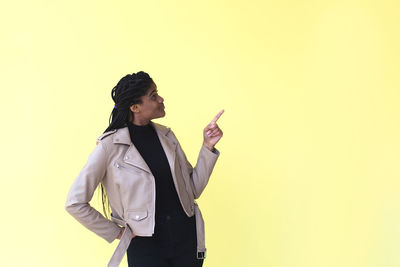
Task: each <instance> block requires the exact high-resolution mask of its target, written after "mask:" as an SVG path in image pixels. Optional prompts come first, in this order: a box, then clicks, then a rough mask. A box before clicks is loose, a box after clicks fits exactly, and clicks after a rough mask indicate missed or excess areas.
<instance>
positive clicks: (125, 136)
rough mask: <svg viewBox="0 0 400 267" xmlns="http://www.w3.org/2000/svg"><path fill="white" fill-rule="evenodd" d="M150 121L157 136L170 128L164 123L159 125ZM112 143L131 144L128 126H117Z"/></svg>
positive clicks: (164, 133) (166, 132)
mask: <svg viewBox="0 0 400 267" xmlns="http://www.w3.org/2000/svg"><path fill="white" fill-rule="evenodd" d="M150 123H151V125H152V126H153V127H154V129H156V132H157V134H158V136H160V135H162V136H166V135H167V134H168V132H169V131H170V130H171V129H170V128H168V127H165V126H164V125H161V124H158V123H155V122H152V121H150ZM113 143H114V144H125V145H131V144H132V141H131V137H130V135H129V129H128V126H125V127H123V128H119V129H118V130H117V131H116V133H115V134H114V137H113Z"/></svg>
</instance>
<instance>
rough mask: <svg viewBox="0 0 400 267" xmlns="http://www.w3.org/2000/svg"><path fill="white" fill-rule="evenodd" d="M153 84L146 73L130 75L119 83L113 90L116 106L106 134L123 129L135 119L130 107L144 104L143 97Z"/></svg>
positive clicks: (112, 95) (140, 72) (112, 94)
mask: <svg viewBox="0 0 400 267" xmlns="http://www.w3.org/2000/svg"><path fill="white" fill-rule="evenodd" d="M152 83H154V82H153V79H152V78H151V77H150V76H149V74H147V73H146V72H144V71H139V72H138V73H132V74H128V75H126V76H125V77H123V78H122V79H121V80H120V81H119V82H118V83H117V85H116V86H115V87H114V88H113V89H112V90H111V97H112V99H113V100H114V103H115V106H114V108H113V110H112V112H111V114H110V118H109V126H108V127H107V129H106V130H105V131H104V133H105V132H108V131H111V130H114V129H119V128H123V127H125V126H126V125H127V123H128V122H129V120H131V119H133V112H132V111H131V110H130V107H131V106H132V105H134V104H141V103H142V100H141V97H142V96H144V95H145V94H146V92H147V90H148V89H149V88H150V86H151V84H152Z"/></svg>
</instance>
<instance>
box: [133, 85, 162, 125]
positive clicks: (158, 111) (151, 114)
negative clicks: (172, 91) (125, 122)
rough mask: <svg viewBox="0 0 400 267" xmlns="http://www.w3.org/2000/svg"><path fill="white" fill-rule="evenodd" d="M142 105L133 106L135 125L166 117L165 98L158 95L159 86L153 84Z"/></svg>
mask: <svg viewBox="0 0 400 267" xmlns="http://www.w3.org/2000/svg"><path fill="white" fill-rule="evenodd" d="M141 99H142V103H141V104H135V105H133V106H131V110H132V109H133V110H132V111H133V112H134V122H135V123H138V124H139V123H140V124H141V123H143V122H144V123H147V122H148V121H150V120H152V119H156V118H161V117H164V116H165V110H164V109H165V106H164V98H162V97H161V96H160V95H158V91H157V85H156V84H155V83H152V84H151V86H150V88H149V90H147V92H146V95H144V96H142V98H141Z"/></svg>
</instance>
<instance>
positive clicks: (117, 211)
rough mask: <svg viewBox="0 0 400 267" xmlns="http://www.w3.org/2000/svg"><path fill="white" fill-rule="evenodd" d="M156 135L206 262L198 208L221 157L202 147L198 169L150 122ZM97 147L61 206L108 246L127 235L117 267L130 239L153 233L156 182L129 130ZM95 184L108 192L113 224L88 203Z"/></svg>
mask: <svg viewBox="0 0 400 267" xmlns="http://www.w3.org/2000/svg"><path fill="white" fill-rule="evenodd" d="M150 123H152V124H153V126H154V128H155V129H156V132H157V135H158V137H159V139H160V142H161V145H162V147H163V149H164V151H165V154H166V156H167V159H168V162H169V165H170V167H171V172H172V177H173V180H174V184H175V188H176V191H177V192H178V196H179V200H180V202H181V204H182V207H183V209H184V210H185V212H186V214H187V216H189V217H191V216H194V215H195V217H196V230H197V251H198V253H197V254H198V257H199V258H204V256H205V251H206V248H205V243H204V221H203V218H202V216H201V212H200V209H199V208H198V206H197V204H196V202H195V201H194V200H195V199H197V198H198V197H199V196H200V194H201V193H202V192H203V190H204V188H205V186H206V185H207V183H208V179H209V177H210V175H211V172H212V170H213V168H214V165H215V163H216V161H217V158H218V156H219V151H218V150H217V149H215V150H214V152H212V151H210V150H209V149H207V148H206V147H205V146H204V145H203V146H202V147H201V149H200V153H199V156H198V159H197V163H196V166H195V167H194V168H193V167H192V165H191V164H190V163H189V161H188V160H187V158H186V156H185V154H184V152H183V150H182V148H181V146H180V144H179V142H178V140H177V139H176V137H175V135H174V133H173V132H172V130H171V129H170V128H168V127H165V126H163V125H161V124H158V123H154V122H150ZM97 142H98V145H97V146H96V148H95V149H94V150H93V152H92V153H91V154H90V156H89V158H88V161H87V163H86V164H85V166H84V167H83V168H82V170H81V171H80V173H79V174H78V176H77V178H76V179H75V181H74V182H73V184H72V186H71V188H70V191H69V193H68V197H67V201H66V204H65V208H66V210H67V211H68V212H69V213H70V214H71V215H72V216H73V217H75V218H76V219H77V220H78V221H79V222H80V223H81V224H83V225H84V226H85V227H87V228H88V229H89V230H91V231H93V232H94V233H96V234H97V235H99V236H101V237H102V238H104V239H105V240H107V241H108V242H110V243H111V242H112V241H113V240H114V239H116V238H117V236H118V234H119V233H120V231H121V227H125V229H126V230H125V231H124V233H123V235H122V237H121V240H120V243H119V244H118V246H117V248H116V250H115V252H114V254H113V256H112V257H111V259H110V262H109V264H108V266H119V263H120V262H121V260H122V258H123V256H124V254H125V252H126V250H127V248H128V246H129V243H130V240H131V238H132V233H133V234H135V235H138V236H152V235H153V233H154V224H155V220H154V218H155V217H154V212H155V181H154V176H153V175H152V173H151V171H150V169H149V167H148V166H147V164H146V162H145V161H144V160H143V158H142V157H141V155H140V154H139V152H138V150H137V149H136V147H135V146H134V145H133V143H132V142H131V138H130V135H129V130H128V127H124V128H120V129H117V130H113V131H109V132H106V133H104V134H103V135H101V136H100V137H99V138H98V139H97ZM99 183H102V184H103V185H104V187H105V189H106V192H107V196H108V199H109V203H110V206H111V211H112V214H111V219H112V220H108V219H106V218H105V217H104V216H103V215H102V214H101V213H99V212H98V211H97V210H96V209H94V208H93V207H91V206H90V204H89V201H90V200H91V199H92V196H93V193H94V191H95V189H96V187H97V186H98V184H99Z"/></svg>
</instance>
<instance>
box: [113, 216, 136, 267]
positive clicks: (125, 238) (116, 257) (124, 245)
mask: <svg viewBox="0 0 400 267" xmlns="http://www.w3.org/2000/svg"><path fill="white" fill-rule="evenodd" d="M111 219H112V220H113V221H114V222H116V223H118V224H119V225H121V226H124V227H125V230H124V232H123V233H122V236H121V239H120V241H119V243H118V246H117V248H116V249H115V251H114V254H113V255H112V257H111V259H110V261H109V262H108V265H107V266H108V267H118V266H119V264H120V263H121V261H122V259H123V258H124V255H125V252H126V250H127V249H128V247H129V244H130V243H131V240H132V235H133V232H132V229H131V228H130V227H129V225H128V224H127V223H126V222H125V221H124V220H121V219H118V218H115V217H112V216H111Z"/></svg>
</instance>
